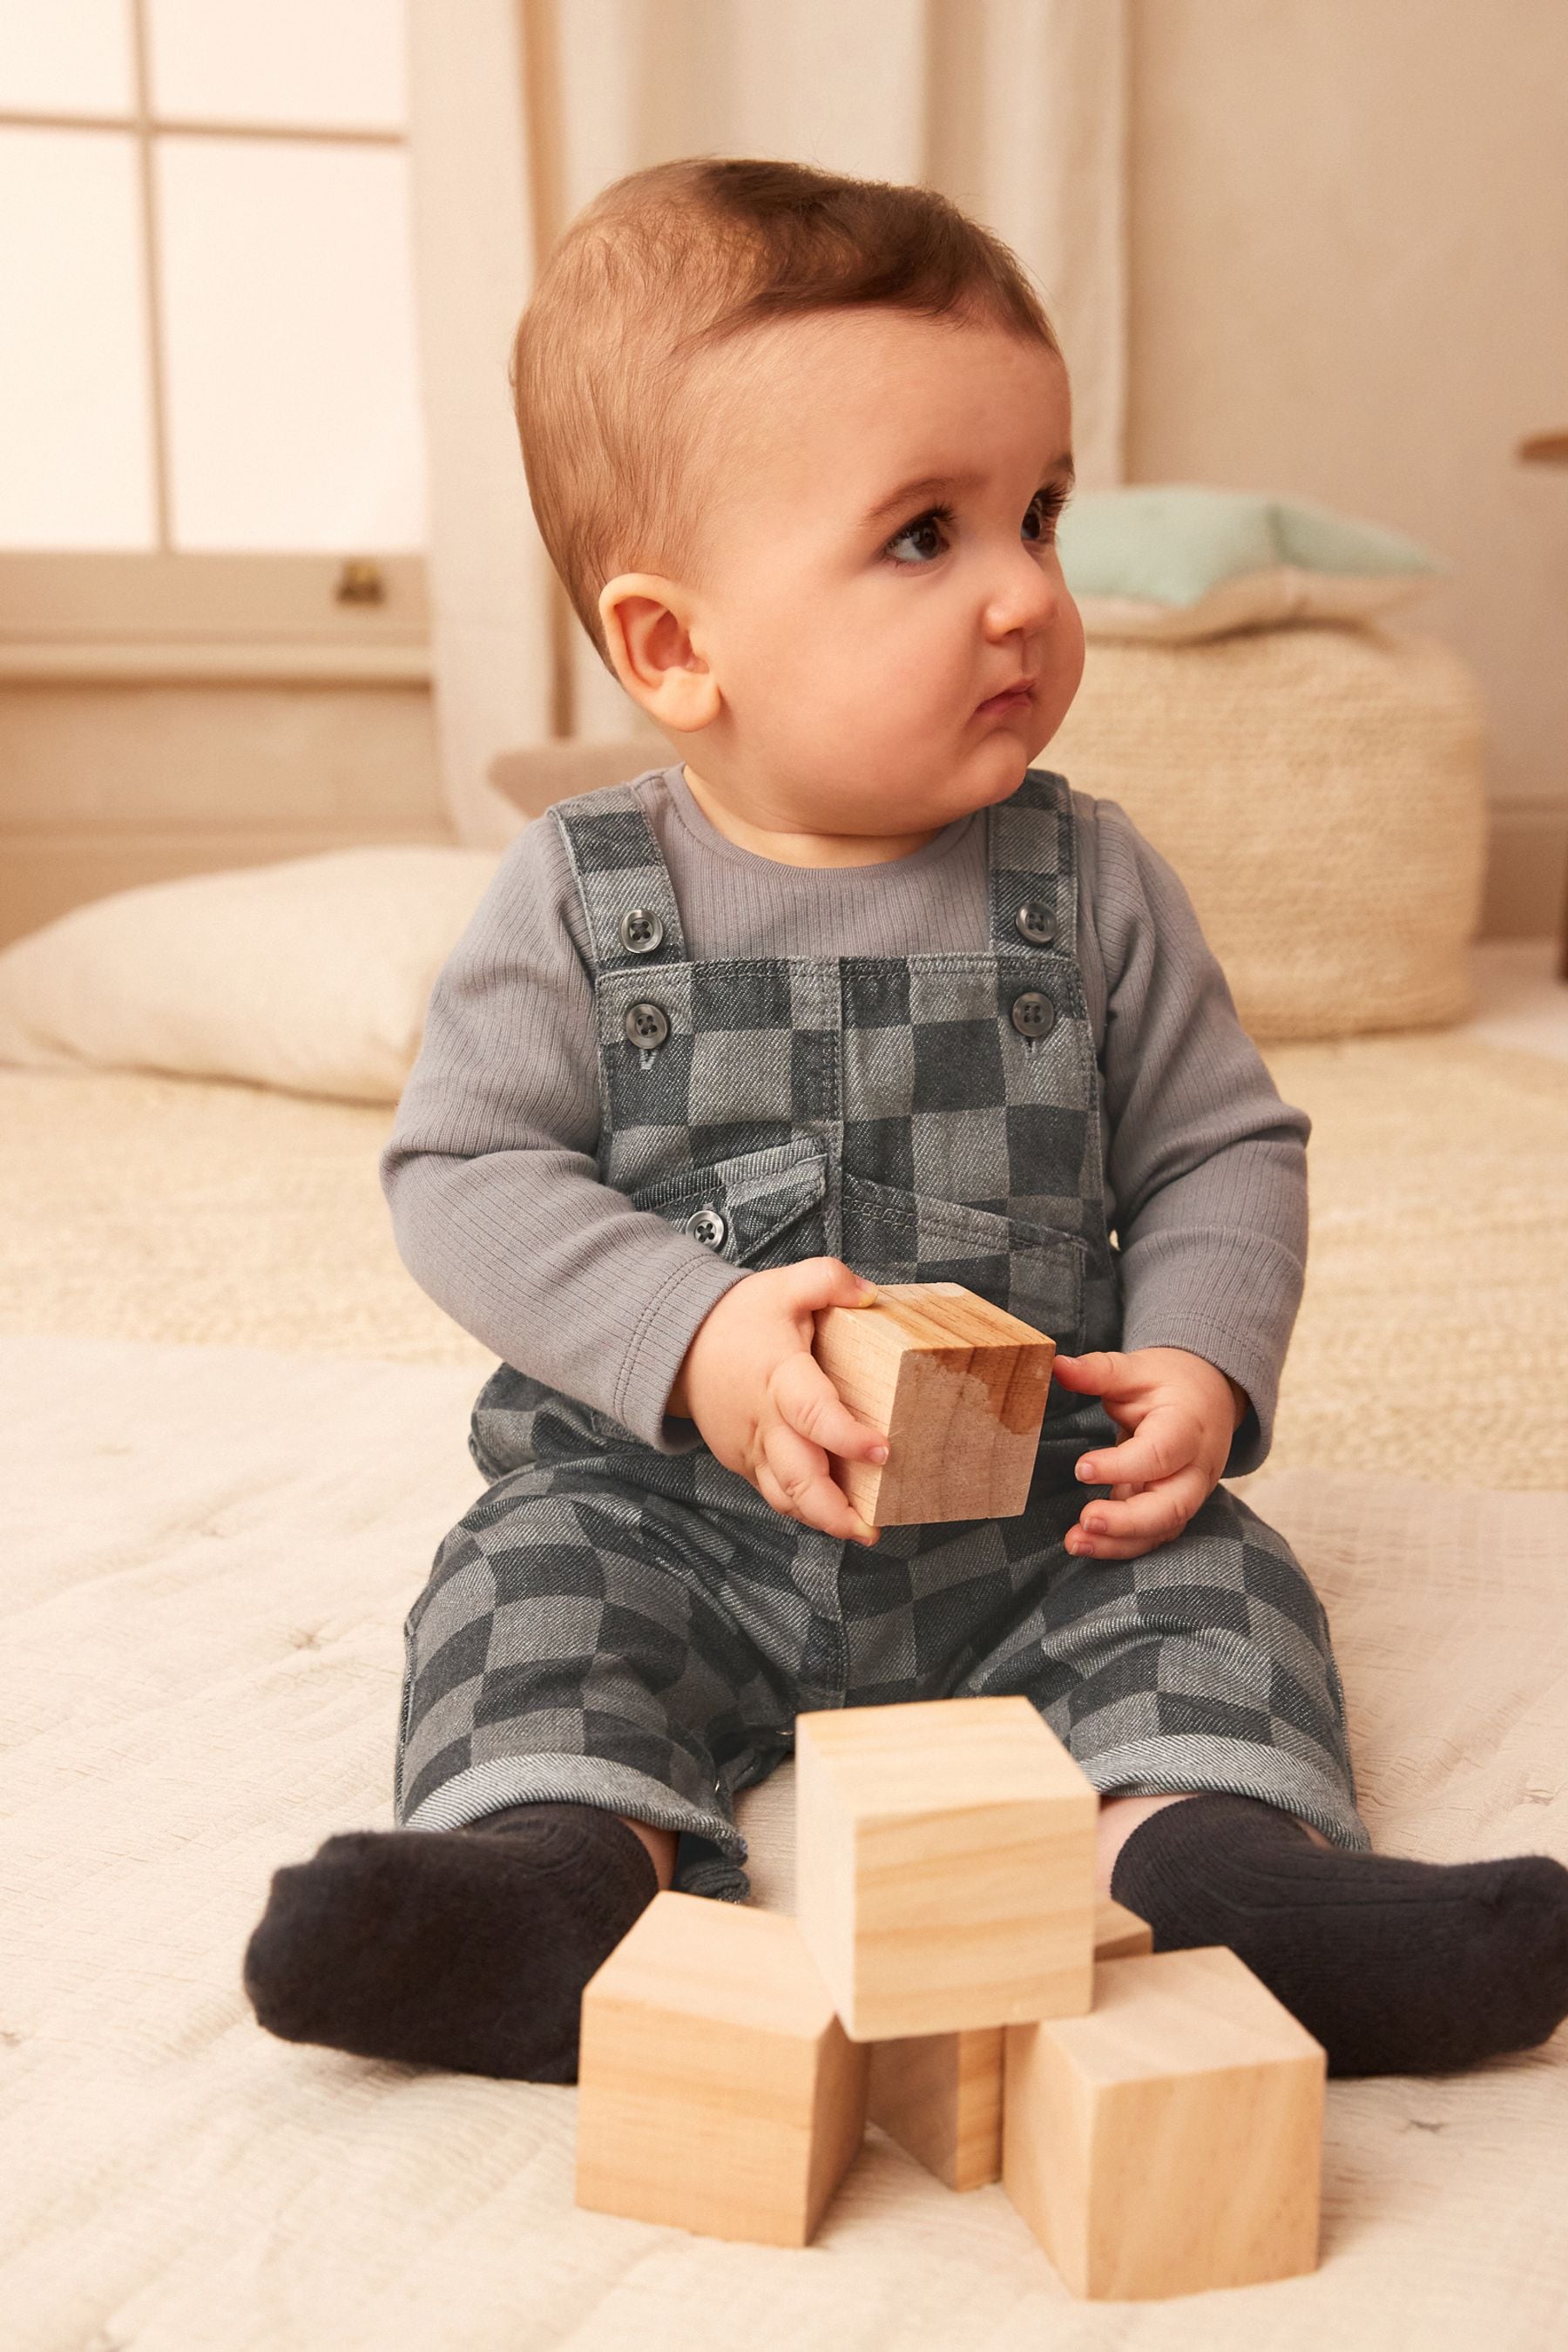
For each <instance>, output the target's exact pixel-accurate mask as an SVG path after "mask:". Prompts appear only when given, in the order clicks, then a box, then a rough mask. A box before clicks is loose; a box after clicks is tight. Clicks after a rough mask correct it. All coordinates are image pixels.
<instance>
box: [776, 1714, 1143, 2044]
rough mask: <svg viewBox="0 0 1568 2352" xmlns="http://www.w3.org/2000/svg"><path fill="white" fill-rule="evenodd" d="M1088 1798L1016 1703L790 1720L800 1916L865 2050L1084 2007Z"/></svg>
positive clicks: (1090, 1902) (1090, 1927)
mask: <svg viewBox="0 0 1568 2352" xmlns="http://www.w3.org/2000/svg"><path fill="white" fill-rule="evenodd" d="M1098 1813H1099V1799H1098V1798H1097V1796H1096V1794H1095V1791H1094V1789H1093V1786H1092V1784H1091V1783H1090V1782H1089V1780H1088V1779H1087V1778H1086V1776H1085V1774H1084V1773H1083V1772H1082V1771H1081V1770H1080V1769H1079V1767H1078V1765H1077V1764H1075V1763H1074V1761H1073V1759H1072V1758H1071V1757H1070V1756H1069V1755H1068V1751H1067V1749H1066V1748H1064V1747H1063V1746H1062V1744H1061V1742H1060V1740H1059V1739H1058V1738H1057V1737H1056V1735H1055V1733H1054V1732H1052V1731H1050V1730H1049V1729H1048V1728H1047V1726H1046V1724H1045V1723H1044V1722H1043V1721H1042V1720H1041V1718H1040V1717H1039V1716H1038V1714H1037V1712H1036V1710H1035V1709H1034V1707H1032V1706H1030V1704H1029V1702H1028V1700H1027V1699H1026V1698H943V1699H931V1700H918V1701H915V1702H913V1703H912V1704H910V1705H907V1706H862V1707H845V1708H842V1709H839V1710H837V1711H828V1712H824V1713H821V1714H812V1715H801V1716H797V1717H796V1718H795V1913H796V1916H797V1917H798V1919H799V1921H800V1927H801V1932H802V1933H803V1934H804V1936H805V1940H806V1943H807V1945H808V1946H809V1948H810V1949H811V1951H812V1954H813V1956H814V1957H815V1958H816V1963H817V1966H818V1967H819V1968H820V1969H821V1970H822V1973H823V1975H824V1977H825V1978H826V1981H827V1985H828V1989H829V1990H830V1991H831V1993H832V1995H833V1999H834V2003H835V2006H836V2007H837V2011H838V2014H839V2016H840V2017H841V2018H842V2019H843V2021H844V2024H845V2027H846V2030H847V2032H848V2033H849V2034H850V2035H851V2036H852V2037H853V2038H854V2039H855V2040H856V2041H859V2042H879V2041H884V2040H889V2039H891V2038H892V2037H894V2036H898V2035H907V2034H915V2033H919V2034H926V2033H947V2032H957V2031H959V2030H960V2029H962V2028H965V2027H970V2026H984V2025H1008V2024H1012V2023H1014V2022H1015V2021H1018V2020H1020V2019H1024V2018H1034V2017H1065V2016H1070V2015H1072V2014H1073V2013H1075V2012H1076V2011H1080V2010H1085V2009H1087V2008H1088V2007H1089V1993H1090V1986H1091V1979H1092V1974H1093V1962H1094V1845H1095V1822H1096V1819H1097V1817H1098Z"/></svg>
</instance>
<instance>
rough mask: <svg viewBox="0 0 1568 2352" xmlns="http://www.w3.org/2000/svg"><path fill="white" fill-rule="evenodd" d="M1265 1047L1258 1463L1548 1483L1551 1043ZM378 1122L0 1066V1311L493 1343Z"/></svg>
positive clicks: (1564, 1150) (380, 1339)
mask: <svg viewBox="0 0 1568 2352" xmlns="http://www.w3.org/2000/svg"><path fill="white" fill-rule="evenodd" d="M1268 1058H1269V1064H1270V1066H1271V1068H1272V1069H1273V1071H1274V1073H1275V1076H1276V1078H1277V1080H1278V1082H1279V1088H1280V1091H1281V1092H1282V1093H1283V1094H1284V1095H1285V1096H1286V1097H1288V1099H1289V1100H1290V1101H1292V1102H1295V1103H1299V1104H1300V1105H1301V1106H1302V1107H1303V1108H1305V1109H1307V1110H1308V1111H1309V1112H1310V1114H1311V1117H1312V1119H1313V1136H1312V1141H1311V1145H1310V1171H1311V1188H1312V1240H1311V1252H1310V1266H1309V1271H1308V1278H1307V1293H1306V1298H1305V1301H1304V1303H1303V1306H1302V1310H1301V1317H1300V1322H1299V1324H1298V1326H1297V1331H1296V1337H1295V1340H1294V1343H1293V1345H1292V1349H1291V1353H1290V1358H1289V1363H1288V1365H1287V1367H1286V1373H1285V1383H1284V1391H1283V1396H1282V1402H1281V1409H1280V1415H1279V1429H1278V1435H1277V1439H1276V1444H1275V1450H1274V1454H1273V1455H1272V1457H1271V1461H1270V1465H1269V1466H1270V1468H1271V1469H1276V1470H1282V1469H1290V1468H1296V1467H1300V1466H1303V1465H1318V1466H1321V1467H1323V1468H1327V1469H1355V1470H1364V1471H1370V1472H1373V1473H1381V1474H1383V1475H1387V1476H1398V1477H1405V1478H1410V1477H1417V1478H1425V1479H1428V1480H1435V1481H1436V1482H1437V1483H1439V1484H1441V1485H1447V1486H1493V1487H1496V1486H1531V1487H1551V1486H1568V1412H1564V1410H1563V1405H1564V1400H1565V1398H1568V1178H1565V1174H1564V1171H1568V1064H1563V1063H1562V1062H1555V1061H1548V1060H1546V1059H1544V1058H1542V1057H1538V1056H1535V1055H1527V1054H1521V1053H1513V1052H1509V1051H1506V1050H1502V1049H1500V1048H1498V1047H1496V1046H1489V1045H1479V1044H1476V1043H1474V1042H1472V1041H1471V1040H1469V1039H1468V1038H1466V1037H1465V1036H1464V1035H1463V1034H1461V1033H1458V1032H1451V1031H1450V1032H1436V1033H1430V1034H1420V1035H1401V1036H1391V1037H1364V1038H1355V1039H1351V1040H1347V1041H1345V1042H1343V1043H1342V1044H1336V1045H1289V1046H1278V1047H1275V1048H1272V1049H1271V1050H1270V1052H1269V1057H1268ZM389 1125H390V1114H389V1113H388V1112H386V1111H385V1110H383V1109H374V1108H370V1109H367V1108H359V1107H357V1106H353V1105H350V1104H340V1103H330V1102H322V1101H319V1100H309V1099H306V1098H304V1097H297V1096H292V1095H286V1094H280V1093H274V1092H270V1091H268V1090H264V1089H262V1088H259V1087H245V1086H230V1085H216V1084H208V1083H205V1082H200V1081H193V1080H187V1079H178V1078H161V1077H143V1076H130V1075H125V1074H121V1073H102V1074H100V1073H82V1074H80V1075H79V1074H76V1073H70V1074H56V1073H52V1072H32V1071H22V1070H0V1136H3V1137H4V1143H3V1145H0V1330H5V1331H11V1332H19V1333H47V1332H55V1333H61V1334H68V1335H73V1336H78V1337H84V1338H108V1339H153V1340H163V1341H183V1342H186V1343H192V1344H209V1345H219V1346H250V1347H260V1348H271V1349H284V1350H287V1351H289V1352H293V1353H297V1354H303V1355H309V1356H331V1357H374V1358H381V1359H384V1360H394V1361H397V1362H402V1363H426V1364H455V1365H467V1366H469V1367H471V1368H472V1370H473V1371H474V1372H475V1374H476V1375H477V1376H478V1377H482V1376H483V1373H484V1371H485V1370H486V1369H487V1368H488V1367H489V1365H490V1364H491V1363H493V1361H494V1358H493V1357H492V1356H491V1355H489V1353H488V1351H487V1350H486V1349H483V1348H481V1347H480V1346H479V1342H478V1341H477V1340H474V1339H470V1338H469V1337H468V1334H467V1333H466V1332H464V1331H461V1330H459V1329H458V1328H457V1327H456V1325H454V1324H453V1323H451V1322H450V1321H449V1320H448V1319H447V1317H446V1316H444V1315H443V1314H442V1313H441V1311H440V1310H439V1308H438V1307H436V1306H435V1305H434V1304H433V1303H432V1302H431V1301H430V1300H429V1299H427V1298H426V1297H425V1296H424V1294H423V1293H422V1292H421V1291H420V1290H419V1289H418V1288H417V1286H416V1285H415V1283H414V1282H413V1281H412V1280H411V1278H410V1277H409V1276H408V1275H407V1274H406V1273H405V1271H404V1268H403V1266H402V1265H401V1263H400V1262H399V1259H398V1256H397V1253H396V1250H395V1246H394V1244H393V1239H392V1232H391V1226H390V1222H389V1219H388V1216H387V1212H386V1207H385V1203H384V1201H383V1199H382V1195H381V1191H380V1187H379V1184H378V1181H377V1176H376V1159H377V1154H378V1152H379V1150H380V1148H381V1144H382V1141H383V1139H384V1136H385V1134H386V1132H387V1129H388V1128H389ZM475 1385H476V1387H477V1386H478V1378H476V1383H475Z"/></svg>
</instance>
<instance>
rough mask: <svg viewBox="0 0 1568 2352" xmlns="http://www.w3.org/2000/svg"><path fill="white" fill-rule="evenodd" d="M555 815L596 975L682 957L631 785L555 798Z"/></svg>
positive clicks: (674, 913)
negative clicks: (580, 903)
mask: <svg viewBox="0 0 1568 2352" xmlns="http://www.w3.org/2000/svg"><path fill="white" fill-rule="evenodd" d="M546 814H548V815H549V816H551V817H552V818H553V819H554V822H555V824H556V825H557V826H558V827H559V829H560V833H561V837H562V839H563V842H564V843H565V845H566V855H567V856H568V857H569V858H570V859H571V861H572V871H573V873H574V876H575V877H576V880H577V889H578V893H579V895H580V897H581V898H582V901H583V915H584V921H585V922H586V924H587V926H588V940H589V948H590V952H591V954H592V958H593V968H594V975H595V978H597V976H598V974H599V973H600V972H602V971H637V970H640V969H641V968H642V967H644V966H650V965H654V964H661V963H684V962H685V961H686V940H685V938H684V936H683V935H682V932H681V929H680V910H679V908H678V907H677V905H676V903H675V889H674V886H673V885H672V883H671V881H670V878H669V869H668V866H666V865H665V862H664V857H663V854H662V852H661V851H660V849H659V845H658V840H657V838H656V836H655V834H654V830H653V827H652V825H651V824H649V823H648V821H647V817H646V816H645V815H644V814H643V810H642V806H641V804H640V803H639V802H638V800H637V794H636V793H635V792H634V791H633V790H632V787H631V786H630V784H612V785H611V786H610V787H609V788H608V789H607V790H606V791H601V792H596V793H577V794H575V795H574V797H573V798H572V799H571V800H566V801H557V802H556V803H555V805H554V807H553V808H552V809H550V810H548V811H547V812H546Z"/></svg>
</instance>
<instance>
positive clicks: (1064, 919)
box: [985, 768, 1078, 956]
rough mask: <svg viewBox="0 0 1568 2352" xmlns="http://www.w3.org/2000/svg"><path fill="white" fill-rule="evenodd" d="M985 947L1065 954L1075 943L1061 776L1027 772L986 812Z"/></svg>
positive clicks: (1069, 830) (1066, 799)
mask: <svg viewBox="0 0 1568 2352" xmlns="http://www.w3.org/2000/svg"><path fill="white" fill-rule="evenodd" d="M985 821H986V856H987V862H988V865H989V868H990V875H991V945H992V947H993V949H994V950H995V952H996V953H997V954H999V955H1000V954H1004V953H1005V954H1010V955H1026V954H1027V953H1028V952H1029V950H1030V949H1031V948H1033V949H1035V950H1037V951H1041V952H1044V953H1047V954H1053V955H1065V956H1071V955H1073V954H1075V953H1076V951H1077V946H1078V860H1077V857H1076V856H1075V855H1074V842H1073V818H1072V801H1071V798H1070V795H1069V793H1068V785H1067V779H1066V778H1065V777H1064V776H1058V775H1056V774H1054V773H1053V772H1051V770H1050V769H1048V768H1029V769H1027V770H1026V772H1025V775H1024V781H1023V782H1022V783H1021V784H1020V785H1019V787H1018V789H1017V791H1016V793H1014V794H1013V797H1012V798H1011V800H1005V801H999V802H997V803H995V805H994V807H992V808H989V809H987V810H986V812H985Z"/></svg>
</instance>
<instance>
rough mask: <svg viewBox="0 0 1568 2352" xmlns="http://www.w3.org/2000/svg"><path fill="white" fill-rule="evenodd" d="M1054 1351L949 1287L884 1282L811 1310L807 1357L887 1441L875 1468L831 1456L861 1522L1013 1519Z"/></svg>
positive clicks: (1023, 1496) (1022, 1499) (1028, 1474)
mask: <svg viewBox="0 0 1568 2352" xmlns="http://www.w3.org/2000/svg"><path fill="white" fill-rule="evenodd" d="M1056 1352H1057V1350H1056V1342H1055V1340H1054V1339H1046V1338H1045V1336H1044V1335H1043V1334H1042V1333H1041V1332H1038V1331H1037V1330H1036V1329H1035V1328H1034V1326H1033V1325H1032V1324H1029V1323H1023V1322H1020V1321H1019V1319H1018V1318H1017V1317H1016V1315H1008V1314H1006V1313H1005V1311H1004V1310H1003V1309H1002V1308H1001V1307H993V1306H992V1305H991V1304H990V1302H989V1301H988V1300H987V1299H984V1298H977V1297H975V1295H974V1293H973V1291H972V1290H965V1289H964V1287H963V1285H962V1284H961V1283H957V1282H898V1283H888V1284H885V1285H884V1286H882V1287H881V1288H880V1289H879V1291H878V1294H877V1302H876V1304H875V1306H872V1307H823V1308H822V1309H821V1310H820V1312H819V1313H818V1315H817V1318H816V1343H815V1346H814V1348H813V1353H814V1354H815V1356H816V1360H817V1362H818V1363H819V1364H820V1365H821V1366H822V1369H823V1370H824V1371H825V1372H826V1374H827V1376H828V1378H829V1380H831V1381H832V1382H833V1385H834V1386H835V1388H836V1389H837V1391H838V1393H839V1395H840V1396H841V1397H842V1398H843V1400H844V1402H845V1403H846V1404H847V1405H848V1407H849V1408H850V1410H851V1412H855V1413H857V1414H858V1415H859V1416H860V1418H861V1419H862V1420H864V1421H868V1422H870V1423H873V1425H874V1426H875V1427H876V1428H878V1429H880V1430H883V1431H885V1432H886V1434H887V1439H888V1459H887V1460H886V1462H884V1463H876V1462H847V1461H841V1460H839V1458H838V1457H837V1455H835V1456H833V1457H832V1470H833V1475H834V1477H835V1478H836V1479H837V1482H838V1484H839V1485H840V1486H842V1487H843V1489H844V1491H845V1493H846V1494H847V1496H848V1497H849V1499H850V1501H851V1502H852V1503H853V1504H854V1506H855V1507H856V1509H857V1510H858V1512H859V1514H860V1516H861V1517H862V1518H864V1519H865V1520H867V1521H868V1524H869V1525H870V1526H872V1527H874V1528H893V1527H908V1526H914V1525H919V1526H924V1525H926V1524H928V1523H930V1522H931V1521H933V1520H938V1519H1008V1518H1016V1517H1017V1516H1018V1514H1019V1512H1020V1511H1022V1509H1023V1508H1024V1506H1025V1504H1026V1501H1027V1500H1028V1495H1029V1481H1030V1479H1031V1478H1032V1477H1033V1475H1034V1469H1035V1454H1036V1449H1037V1445H1038V1444H1039V1436H1040V1423H1041V1422H1042V1421H1043V1420H1044V1418H1045V1411H1046V1396H1047V1391H1048V1390H1049V1387H1050V1384H1051V1365H1052V1362H1053V1360H1055V1357H1056Z"/></svg>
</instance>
